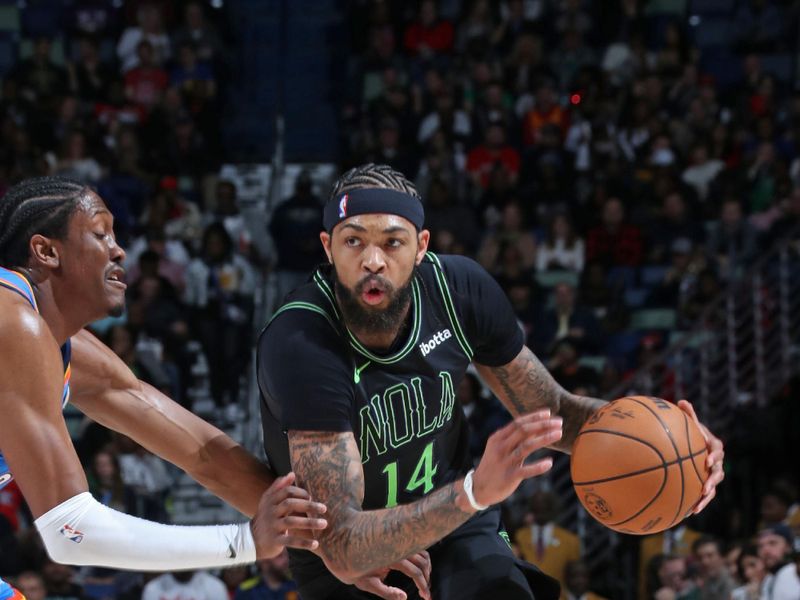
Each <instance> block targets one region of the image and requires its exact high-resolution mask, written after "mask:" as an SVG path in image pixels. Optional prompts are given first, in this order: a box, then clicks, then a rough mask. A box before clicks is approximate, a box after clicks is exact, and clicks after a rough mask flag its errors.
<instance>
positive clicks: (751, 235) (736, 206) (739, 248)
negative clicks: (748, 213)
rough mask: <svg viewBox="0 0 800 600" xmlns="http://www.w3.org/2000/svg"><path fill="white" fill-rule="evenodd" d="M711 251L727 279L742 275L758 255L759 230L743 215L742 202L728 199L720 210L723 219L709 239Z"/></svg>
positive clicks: (708, 246) (712, 258)
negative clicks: (757, 231) (757, 237)
mask: <svg viewBox="0 0 800 600" xmlns="http://www.w3.org/2000/svg"><path fill="white" fill-rule="evenodd" d="M707 248H708V253H709V257H710V258H711V260H712V261H714V262H715V263H716V265H717V268H718V269H719V271H720V274H721V275H722V277H723V278H725V279H733V278H735V277H737V276H739V275H740V274H741V269H742V268H745V267H747V266H748V265H749V264H750V261H752V260H753V259H754V258H755V255H756V249H757V247H756V233H755V230H754V229H753V226H752V225H750V223H748V222H747V221H746V220H745V218H744V214H743V209H742V203H741V202H740V201H739V200H738V199H736V198H726V199H725V200H724V201H723V203H722V209H721V210H720V220H719V223H718V225H717V227H716V229H715V230H714V231H712V232H711V235H710V236H709V239H708V245H707Z"/></svg>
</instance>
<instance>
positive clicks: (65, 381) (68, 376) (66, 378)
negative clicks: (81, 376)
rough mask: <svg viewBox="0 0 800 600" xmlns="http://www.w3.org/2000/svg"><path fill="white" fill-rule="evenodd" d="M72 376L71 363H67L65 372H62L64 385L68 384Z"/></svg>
mask: <svg viewBox="0 0 800 600" xmlns="http://www.w3.org/2000/svg"><path fill="white" fill-rule="evenodd" d="M71 376H72V363H67V370H66V371H64V385H67V384H68V383H69V378H70V377H71Z"/></svg>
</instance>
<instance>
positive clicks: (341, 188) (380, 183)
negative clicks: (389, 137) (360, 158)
mask: <svg viewBox="0 0 800 600" xmlns="http://www.w3.org/2000/svg"><path fill="white" fill-rule="evenodd" d="M362 188H384V189H389V190H397V191H398V192H405V193H406V194H408V195H409V196H414V197H415V198H419V197H420V195H419V192H418V191H417V187H416V186H415V185H414V184H413V183H412V182H411V181H409V179H408V178H407V177H406V176H405V175H403V174H402V173H401V172H400V171H395V170H394V169H393V168H392V167H390V166H389V165H376V164H375V163H367V164H365V165H360V166H358V167H353V168H352V169H350V170H349V171H347V173H345V174H344V175H342V176H341V177H339V179H337V180H336V182H335V183H334V184H333V189H331V194H330V198H335V197H336V196H338V195H339V194H341V193H343V192H349V191H350V190H356V189H362Z"/></svg>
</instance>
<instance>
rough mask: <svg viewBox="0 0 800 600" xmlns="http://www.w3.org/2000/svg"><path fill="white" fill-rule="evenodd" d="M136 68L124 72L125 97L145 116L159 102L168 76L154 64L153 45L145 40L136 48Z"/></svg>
mask: <svg viewBox="0 0 800 600" xmlns="http://www.w3.org/2000/svg"><path fill="white" fill-rule="evenodd" d="M136 54H137V57H138V60H137V62H136V66H135V67H133V68H131V69H128V71H126V72H125V96H126V97H127V98H128V100H130V101H131V102H133V103H134V104H135V105H136V106H138V107H139V108H140V109H141V110H142V111H143V112H144V113H145V114H147V113H149V112H150V111H151V110H152V109H153V107H154V106H155V105H156V104H158V103H159V102H160V101H161V96H162V95H163V94H164V90H166V89H167V86H168V85H169V75H167V72H166V71H165V70H164V69H162V68H161V67H160V66H159V65H158V64H157V63H156V62H155V57H154V53H153V45H152V44H151V43H150V42H149V41H148V40H146V39H144V40H142V41H141V42H139V45H138V46H137V47H136Z"/></svg>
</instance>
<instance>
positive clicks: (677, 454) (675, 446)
mask: <svg viewBox="0 0 800 600" xmlns="http://www.w3.org/2000/svg"><path fill="white" fill-rule="evenodd" d="M629 398H630V399H631V400H633V401H634V402H636V404H638V405H640V406H642V407H643V408H645V409H646V410H647V411H648V412H649V413H650V414H652V415H653V416H654V417H655V418H656V419H657V420H658V422H659V423H661V427H663V428H664V432H665V433H666V434H667V437H668V438H669V441H670V443H671V444H672V448H673V449H674V450H675V458H676V459H680V457H681V453H680V450H679V449H678V444H677V443H676V442H675V437H674V436H673V435H672V430H671V429H670V428H669V426H668V425H667V424H666V423H665V422H664V420H663V419H662V418H661V417H660V416H659V415H658V413H657V412H656V411H654V410H653V409H652V408H651V407H649V406H647V404H645V403H644V402H642V401H641V400H639V399H638V398H635V397H633V396H629ZM651 400H653V398H651ZM677 410H680V409H677ZM692 462H694V461H692ZM680 472H681V499H680V501H679V502H678V510H677V511H676V512H675V517H674V518H673V519H672V521H670V524H669V526H670V527H672V525H674V524H675V523H676V522H677V521H678V519H679V518H680V517H681V509H682V508H683V499H684V497H685V496H686V478H685V477H684V475H683V465H681V468H680Z"/></svg>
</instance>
